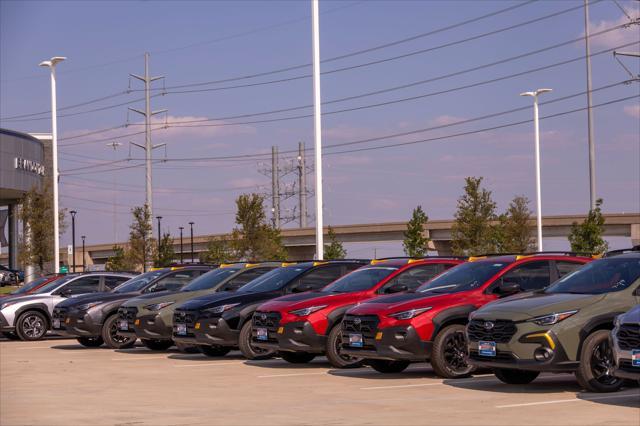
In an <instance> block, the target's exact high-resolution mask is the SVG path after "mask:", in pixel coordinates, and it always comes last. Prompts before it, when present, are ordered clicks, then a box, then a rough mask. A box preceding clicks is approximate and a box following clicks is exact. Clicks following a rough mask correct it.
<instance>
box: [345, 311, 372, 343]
mask: <svg viewBox="0 0 640 426" xmlns="http://www.w3.org/2000/svg"><path fill="white" fill-rule="evenodd" d="M379 322H380V319H379V318H378V316H377V315H346V316H345V317H344V319H343V320H342V336H343V337H342V341H343V342H344V343H343V344H342V345H343V346H344V347H345V348H349V349H355V350H358V349H363V350H372V349H375V346H374V341H375V337H376V332H377V331H378V323H379ZM353 333H358V334H362V341H363V345H362V348H356V347H352V346H349V345H348V343H347V342H349V334H353Z"/></svg>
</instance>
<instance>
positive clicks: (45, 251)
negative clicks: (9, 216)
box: [19, 185, 66, 273]
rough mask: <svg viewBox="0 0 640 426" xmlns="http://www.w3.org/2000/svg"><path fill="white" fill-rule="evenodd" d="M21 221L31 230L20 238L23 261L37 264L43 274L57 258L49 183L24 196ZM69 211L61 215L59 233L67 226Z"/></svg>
mask: <svg viewBox="0 0 640 426" xmlns="http://www.w3.org/2000/svg"><path fill="white" fill-rule="evenodd" d="M21 204H22V208H21V209H20V216H19V217H20V220H21V221H22V222H23V223H24V224H25V226H26V228H27V229H28V237H23V238H22V240H21V241H20V261H21V263H22V264H24V265H36V266H37V267H38V268H39V270H40V272H41V273H44V272H46V271H45V264H46V263H48V262H51V261H52V260H53V254H54V253H53V244H54V241H53V232H52V229H53V196H52V194H51V188H50V186H49V185H45V186H44V187H43V188H42V189H40V190H39V189H37V188H35V187H34V188H31V190H30V191H29V192H27V193H26V194H25V196H24V197H23V199H22V202H21ZM64 219H65V210H64V209H62V210H60V212H59V215H58V223H59V231H60V232H59V233H60V235H62V233H63V232H64V230H65V228H66V224H65V220H64Z"/></svg>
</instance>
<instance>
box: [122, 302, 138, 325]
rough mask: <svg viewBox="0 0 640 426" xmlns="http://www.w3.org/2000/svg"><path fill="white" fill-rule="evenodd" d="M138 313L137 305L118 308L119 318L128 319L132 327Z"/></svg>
mask: <svg viewBox="0 0 640 426" xmlns="http://www.w3.org/2000/svg"><path fill="white" fill-rule="evenodd" d="M137 315H138V308H136V307H135V306H131V307H123V308H120V309H118V318H119V319H121V320H127V322H128V323H129V327H130V328H131V327H132V326H133V322H134V321H135V320H136V316H137Z"/></svg>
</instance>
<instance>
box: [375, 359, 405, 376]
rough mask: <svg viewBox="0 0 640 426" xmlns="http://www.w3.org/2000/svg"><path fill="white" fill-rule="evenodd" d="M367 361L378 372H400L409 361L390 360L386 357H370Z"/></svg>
mask: <svg viewBox="0 0 640 426" xmlns="http://www.w3.org/2000/svg"><path fill="white" fill-rule="evenodd" d="M367 363H368V364H369V365H370V366H371V367H372V368H373V369H374V370H376V371H377V372H379V373H400V372H402V371H404V370H406V369H407V367H408V366H409V364H410V363H409V361H390V360H386V359H370V360H368V361H367Z"/></svg>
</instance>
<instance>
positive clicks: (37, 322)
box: [22, 315, 46, 338]
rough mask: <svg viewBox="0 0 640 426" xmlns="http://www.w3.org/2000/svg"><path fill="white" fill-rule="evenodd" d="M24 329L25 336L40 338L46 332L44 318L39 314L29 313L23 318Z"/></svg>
mask: <svg viewBox="0 0 640 426" xmlns="http://www.w3.org/2000/svg"><path fill="white" fill-rule="evenodd" d="M22 330H23V332H24V334H25V336H27V337H29V338H39V337H42V336H43V335H44V333H46V329H45V326H44V323H43V322H42V318H40V317H39V316H38V315H27V316H26V317H25V318H24V319H23V320H22Z"/></svg>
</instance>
